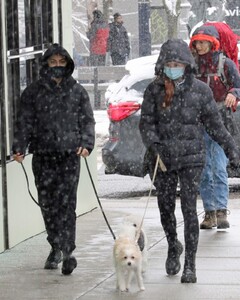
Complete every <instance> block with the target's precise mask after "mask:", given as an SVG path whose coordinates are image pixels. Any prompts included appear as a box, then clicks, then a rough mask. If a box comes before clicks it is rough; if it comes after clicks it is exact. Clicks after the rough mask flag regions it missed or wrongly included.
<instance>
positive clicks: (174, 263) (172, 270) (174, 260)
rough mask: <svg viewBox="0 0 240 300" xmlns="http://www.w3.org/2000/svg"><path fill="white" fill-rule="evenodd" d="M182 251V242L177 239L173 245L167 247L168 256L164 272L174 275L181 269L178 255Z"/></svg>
mask: <svg viewBox="0 0 240 300" xmlns="http://www.w3.org/2000/svg"><path fill="white" fill-rule="evenodd" d="M182 252H183V246H182V244H181V243H180V242H179V241H177V242H176V245H175V246H174V247H170V248H169V249H168V257H167V260H166V264H165V267H166V272H167V274H168V275H176V274H177V273H178V272H179V271H180V269H181V263H180V255H181V254H182Z"/></svg>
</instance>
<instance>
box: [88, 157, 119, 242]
mask: <svg viewBox="0 0 240 300" xmlns="http://www.w3.org/2000/svg"><path fill="white" fill-rule="evenodd" d="M84 160H85V163H86V167H87V171H88V175H89V178H90V180H91V183H92V187H93V190H94V193H95V196H96V198H97V201H98V204H99V206H100V209H101V212H102V214H103V217H104V219H105V221H106V223H107V226H108V228H109V230H110V232H111V234H112V237H113V239H114V240H116V236H115V234H114V232H113V231H112V228H111V226H110V225H109V222H108V220H107V217H106V215H105V213H104V210H103V208H102V204H101V201H100V199H99V197H98V194H97V190H96V187H95V184H94V181H93V178H92V174H91V172H90V169H89V166H88V162H87V158H86V157H84Z"/></svg>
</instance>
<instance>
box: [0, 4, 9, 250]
mask: <svg viewBox="0 0 240 300" xmlns="http://www.w3.org/2000/svg"><path fill="white" fill-rule="evenodd" d="M0 15H1V22H0V35H1V36H0V49H2V51H1V52H0V63H1V66H2V68H1V72H0V121H1V126H0V128H1V172H2V204H3V236H4V248H5V249H8V248H9V234H8V197H7V165H6V157H7V149H6V140H7V139H6V107H5V101H4V99H5V97H4V95H5V93H4V88H6V87H5V84H4V83H5V80H4V78H5V77H4V68H5V67H6V63H5V57H4V53H6V51H5V50H6V41H5V40H4V39H5V38H6V28H5V1H2V2H1V5H0Z"/></svg>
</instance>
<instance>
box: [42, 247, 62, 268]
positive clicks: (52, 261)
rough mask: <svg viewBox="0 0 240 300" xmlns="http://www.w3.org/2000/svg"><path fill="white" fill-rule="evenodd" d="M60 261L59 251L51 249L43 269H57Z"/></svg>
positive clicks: (60, 254)
mask: <svg viewBox="0 0 240 300" xmlns="http://www.w3.org/2000/svg"><path fill="white" fill-rule="evenodd" d="M61 261H62V252H61V250H60V249H52V250H51V251H50V253H49V255H48V258H47V260H46V262H45V265H44V269H46V270H54V269H57V268H58V264H59V263H60V262H61Z"/></svg>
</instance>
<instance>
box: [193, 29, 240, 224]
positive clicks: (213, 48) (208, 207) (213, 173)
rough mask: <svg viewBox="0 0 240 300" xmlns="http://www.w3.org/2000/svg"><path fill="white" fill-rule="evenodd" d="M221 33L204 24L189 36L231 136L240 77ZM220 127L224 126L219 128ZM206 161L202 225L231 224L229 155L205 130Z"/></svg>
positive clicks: (199, 75) (199, 71)
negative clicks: (222, 45)
mask: <svg viewBox="0 0 240 300" xmlns="http://www.w3.org/2000/svg"><path fill="white" fill-rule="evenodd" d="M219 45H220V44H219V34H218V31H217V29H216V28H215V27H214V26H205V25H203V26H201V27H199V28H197V29H196V30H195V32H194V33H193V35H192V38H191V40H190V49H191V50H192V51H193V53H194V56H195V60H196V64H197V78H198V79H200V80H201V81H203V82H205V83H207V84H208V85H209V87H210V88H211V90H212V92H213V96H214V99H215V101H216V104H217V106H218V109H219V111H220V113H221V117H222V119H223V122H224V124H225V126H226V128H227V129H228V130H229V132H230V134H231V135H232V136H234V135H237V134H238V129H237V127H236V126H235V124H234V122H233V116H232V117H231V114H232V113H233V111H235V108H236V106H237V102H238V99H240V77H239V72H238V70H237V67H236V65H235V63H234V62H233V61H232V60H230V59H229V58H227V57H225V56H224V55H223V53H222V52H220V51H219ZM219 130H221V129H220V128H219ZM205 144H206V149H207V152H206V164H205V168H204V170H203V173H202V177H201V184H200V195H201V198H202V201H203V206H204V210H205V216H204V220H203V222H202V223H201V224H200V229H212V228H213V227H216V226H217V228H218V229H225V228H229V226H230V224H229V222H228V220H227V213H228V209H227V208H228V197H229V187H228V172H227V165H228V159H227V157H226V155H225V153H224V150H223V149H222V148H221V147H220V146H219V144H218V143H217V142H216V141H214V140H213V139H212V138H211V136H209V134H208V133H205Z"/></svg>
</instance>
